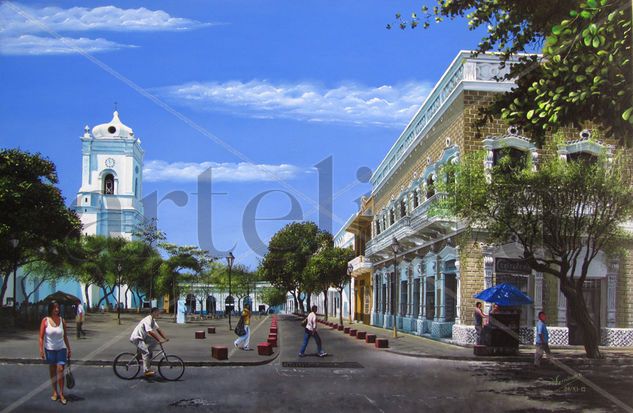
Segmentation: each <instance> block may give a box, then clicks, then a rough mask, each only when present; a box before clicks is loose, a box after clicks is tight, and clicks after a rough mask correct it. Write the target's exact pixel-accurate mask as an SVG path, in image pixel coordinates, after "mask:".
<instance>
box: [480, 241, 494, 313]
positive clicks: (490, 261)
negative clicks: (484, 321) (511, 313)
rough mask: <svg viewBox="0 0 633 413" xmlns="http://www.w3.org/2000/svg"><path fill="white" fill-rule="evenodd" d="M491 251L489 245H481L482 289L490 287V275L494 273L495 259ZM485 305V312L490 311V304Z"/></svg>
mask: <svg viewBox="0 0 633 413" xmlns="http://www.w3.org/2000/svg"><path fill="white" fill-rule="evenodd" d="M492 253H493V249H492V248H491V247H488V246H484V247H483V254H484V290H485V289H487V288H490V287H492V277H493V274H494V264H495V259H494V257H493V256H492ZM485 307H486V311H485V312H486V313H490V307H491V305H490V304H488V303H486V304H485Z"/></svg>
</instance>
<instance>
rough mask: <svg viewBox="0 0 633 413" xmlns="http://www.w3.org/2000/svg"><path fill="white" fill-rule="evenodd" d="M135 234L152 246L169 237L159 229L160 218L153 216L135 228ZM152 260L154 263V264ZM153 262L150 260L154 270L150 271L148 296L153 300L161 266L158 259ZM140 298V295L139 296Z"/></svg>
mask: <svg viewBox="0 0 633 413" xmlns="http://www.w3.org/2000/svg"><path fill="white" fill-rule="evenodd" d="M133 235H134V237H135V238H137V239H139V240H141V241H143V242H145V243H146V244H147V245H149V246H150V247H152V248H154V247H156V246H158V244H160V243H161V242H165V240H166V239H167V234H165V232H164V231H161V230H160V229H158V219H157V218H151V219H145V220H144V221H143V223H142V224H141V225H139V226H138V227H137V228H135V229H134V232H133ZM152 262H153V263H154V265H152ZM152 262H148V265H150V268H151V269H152V271H149V269H148V271H149V289H148V298H149V300H150V301H151V300H152V299H153V298H154V297H153V294H152V293H153V289H154V276H155V274H157V273H158V267H160V262H158V260H153V261H152ZM139 298H140V297H139Z"/></svg>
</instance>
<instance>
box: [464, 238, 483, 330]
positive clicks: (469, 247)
mask: <svg viewBox="0 0 633 413" xmlns="http://www.w3.org/2000/svg"><path fill="white" fill-rule="evenodd" d="M464 241H465V242H462V244H463V245H462V246H461V247H460V249H459V262H460V268H459V273H460V290H461V291H460V294H461V306H460V314H459V319H460V320H461V323H462V324H470V325H472V324H474V321H473V312H474V311H475V303H476V302H477V301H479V300H476V299H475V298H473V295H475V294H477V293H478V292H480V291H481V290H483V289H484V263H483V255H482V250H481V247H480V246H479V244H478V243H477V244H475V243H474V242H473V241H471V240H470V238H468V239H467V240H464Z"/></svg>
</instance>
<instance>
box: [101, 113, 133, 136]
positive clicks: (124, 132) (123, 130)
mask: <svg viewBox="0 0 633 413" xmlns="http://www.w3.org/2000/svg"><path fill="white" fill-rule="evenodd" d="M92 136H94V137H95V138H123V139H125V138H134V131H133V130H132V128H130V127H129V126H127V125H124V124H123V123H122V122H121V119H119V112H118V111H116V110H115V111H114V114H113V115H112V120H111V121H110V122H108V123H102V124H101V125H97V126H95V127H94V128H93V129H92Z"/></svg>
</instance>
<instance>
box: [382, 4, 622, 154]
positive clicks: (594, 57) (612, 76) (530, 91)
mask: <svg viewBox="0 0 633 413" xmlns="http://www.w3.org/2000/svg"><path fill="white" fill-rule="evenodd" d="M396 17H397V24H398V26H399V27H400V28H403V29H406V28H407V27H412V28H415V27H416V26H418V24H419V23H420V22H421V21H423V22H424V24H423V26H424V27H425V28H428V27H430V23H429V22H430V21H431V20H435V21H437V22H441V21H443V20H444V19H445V18H449V19H453V18H455V17H465V18H466V19H467V20H468V24H469V28H470V29H472V30H475V29H478V28H481V27H486V28H487V32H486V34H485V35H484V36H483V38H482V40H481V42H480V43H479V46H478V49H477V52H487V51H494V50H498V51H500V52H501V55H502V57H503V58H504V59H508V58H509V57H511V56H514V55H516V54H517V53H519V52H528V53H531V54H530V55H529V56H523V57H522V58H521V59H520V60H521V61H520V63H518V64H515V65H513V66H512V68H511V70H510V73H509V74H508V75H507V78H513V79H516V83H517V87H516V88H515V89H513V90H512V91H511V92H509V93H506V94H503V95H499V97H498V99H497V100H496V102H495V103H494V104H493V105H491V106H490V107H488V108H486V109H485V110H484V112H483V113H482V119H481V122H482V123H484V122H485V121H486V120H487V119H490V118H491V117H496V116H498V114H499V113H501V114H502V117H503V118H504V119H506V120H507V121H508V122H509V123H512V124H514V125H517V126H521V127H522V128H523V129H524V130H526V131H529V132H530V135H531V136H533V137H534V138H535V139H537V140H540V141H543V140H544V139H545V136H546V135H545V133H546V132H548V131H556V130H557V129H558V128H560V127H562V126H568V125H579V124H582V123H584V122H587V121H591V122H592V123H594V124H597V125H600V126H601V127H602V128H604V129H605V130H606V131H607V133H610V134H611V135H612V136H614V137H616V138H618V139H620V140H621V141H625V142H626V143H628V144H631V143H632V140H631V136H633V116H632V114H633V88H631V86H630V85H631V83H632V82H633V64H632V62H631V2H630V1H628V0H584V1H578V0H562V1H548V0H534V1H514V0H474V1H470V0H468V1H467V0H438V1H437V5H436V6H435V7H434V8H433V10H432V11H430V10H429V9H428V8H423V10H422V14H421V16H418V15H417V14H416V13H413V14H412V16H411V18H409V19H406V18H403V17H402V16H401V15H399V14H398V15H397V16H396ZM389 27H390V26H389ZM537 50H540V52H541V53H542V57H539V56H537V55H536V54H535V53H534V52H535V51H537Z"/></svg>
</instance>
